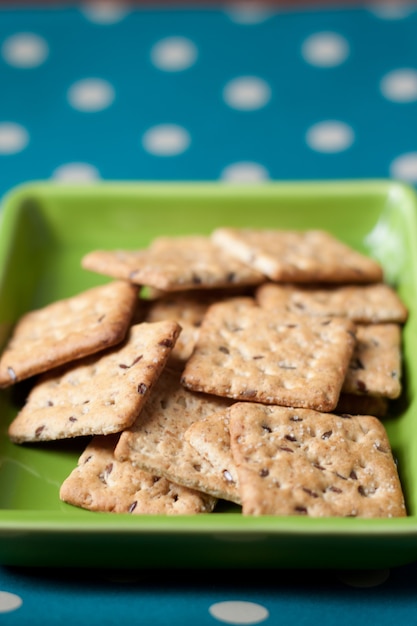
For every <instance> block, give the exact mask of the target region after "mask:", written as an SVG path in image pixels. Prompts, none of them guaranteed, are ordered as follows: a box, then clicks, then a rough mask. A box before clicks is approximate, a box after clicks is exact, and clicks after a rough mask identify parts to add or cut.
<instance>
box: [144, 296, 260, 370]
mask: <svg viewBox="0 0 417 626" xmlns="http://www.w3.org/2000/svg"><path fill="white" fill-rule="evenodd" d="M236 297H239V298H242V297H243V296H236ZM243 298H244V301H245V302H248V304H249V303H252V304H255V301H254V300H253V298H250V297H249V296H245V297H243ZM231 299H232V296H231V294H230V293H229V290H227V291H226V292H224V291H223V292H222V291H220V290H205V291H200V290H199V291H188V292H175V293H168V294H165V295H164V296H161V297H159V298H157V299H155V300H152V301H150V302H148V306H147V312H146V315H145V321H147V322H156V321H160V320H164V319H173V320H175V321H177V322H178V323H179V325H180V326H181V328H182V330H181V335H180V336H179V338H178V340H177V342H176V344H175V347H174V349H173V351H172V354H171V356H170V360H169V365H170V367H176V368H179V369H183V368H184V366H185V363H186V362H187V360H188V359H189V358H190V356H191V354H192V352H193V350H194V346H195V344H196V342H197V339H198V335H199V332H200V326H201V324H202V322H203V319H204V316H205V314H206V312H207V310H208V308H209V307H210V306H211V305H212V304H214V303H215V302H220V301H226V300H231Z"/></svg>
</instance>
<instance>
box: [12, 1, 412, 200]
mask: <svg viewBox="0 0 417 626" xmlns="http://www.w3.org/2000/svg"><path fill="white" fill-rule="evenodd" d="M150 6H151V5H149V7H150ZM416 29H417V7H416V5H415V4H410V3H401V2H397V3H394V4H387V3H384V2H381V3H375V2H369V4H368V5H366V6H363V7H350V8H346V9H341V8H336V7H335V8H327V9H321V10H320V9H313V8H305V10H301V9H300V8H295V9H294V10H293V11H291V10H290V9H289V8H288V7H286V8H285V7H283V8H279V7H273V6H271V5H267V4H265V5H264V6H263V5H262V3H261V2H241V3H239V2H238V3H236V2H235V3H233V4H232V3H230V4H226V3H225V4H224V6H222V5H219V6H216V7H211V8H210V7H209V8H204V5H202V6H201V7H199V6H197V5H196V6H195V7H194V8H193V6H192V5H191V6H187V7H184V8H182V9H181V8H180V9H170V8H165V9H162V10H161V9H160V8H159V9H158V8H155V9H152V8H147V5H141V6H136V7H135V6H129V5H128V4H123V3H120V2H117V3H114V4H111V3H109V2H106V3H100V2H98V3H97V2H95V3H91V4H88V3H85V4H81V5H78V6H76V7H73V8H68V7H55V8H53V7H52V8H49V9H48V8H45V9H43V10H36V9H30V8H26V9H23V10H12V9H9V10H7V9H3V10H1V13H0V80H1V85H2V97H1V99H0V165H1V167H0V194H4V192H6V191H7V190H8V189H10V188H11V187H13V186H14V185H16V184H19V183H21V182H24V181H27V180H39V179H42V180H47V179H55V180H62V181H66V182H68V181H74V182H83V181H85V182H87V181H92V180H99V179H107V180H150V179H151V180H178V179H179V180H226V181H237V182H242V183H249V182H261V181H264V180H268V179H270V180H299V179H310V180H311V179H321V180H323V179H341V178H342V179H347V178H375V177H383V178H385V177H393V178H398V179H402V180H405V181H407V182H409V183H411V184H415V183H417V138H416V137H417V136H416V133H415V132H413V129H415V128H416V122H417V37H416V36H415V33H416Z"/></svg>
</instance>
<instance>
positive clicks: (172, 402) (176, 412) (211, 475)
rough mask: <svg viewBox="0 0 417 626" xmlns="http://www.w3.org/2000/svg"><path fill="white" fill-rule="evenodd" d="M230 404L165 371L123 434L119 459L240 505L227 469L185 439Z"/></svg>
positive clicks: (177, 373) (177, 375) (170, 371)
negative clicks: (191, 429) (194, 427)
mask: <svg viewBox="0 0 417 626" xmlns="http://www.w3.org/2000/svg"><path fill="white" fill-rule="evenodd" d="M228 406H230V401H228V400H227V399H224V398H219V397H217V396H209V395H204V394H198V393H193V392H191V391H188V390H187V389H184V388H183V387H182V386H181V384H180V374H179V372H175V371H173V370H168V369H165V370H164V372H163V373H162V375H161V378H160V380H159V381H158V384H157V385H156V386H155V388H154V390H153V392H152V393H151V394H150V397H149V399H148V401H147V403H146V406H145V407H144V409H143V411H142V413H141V414H140V416H139V418H138V419H137V420H136V422H135V423H134V424H133V425H132V426H131V427H130V428H129V429H127V430H125V431H124V432H123V433H122V434H121V436H120V440H119V443H118V444H117V446H116V449H115V453H114V454H115V458H116V459H117V460H119V461H130V462H131V463H133V464H134V465H135V466H137V467H139V468H141V469H143V470H145V471H148V472H151V473H153V474H157V475H158V476H164V477H165V478H167V479H168V480H170V481H172V482H174V483H176V484H179V485H184V486H185V487H189V488H190V489H196V490H198V491H202V492H205V493H208V494H210V495H212V496H214V497H216V498H222V499H224V500H229V501H232V502H236V503H239V493H238V490H237V487H236V484H235V483H234V482H233V480H231V477H230V476H229V474H227V473H225V472H223V471H222V470H223V469H224V468H222V467H221V466H218V464H216V465H214V464H212V463H211V462H210V461H209V460H208V459H207V458H204V457H203V456H202V455H201V454H199V452H197V451H196V450H195V449H194V448H193V447H192V446H191V445H190V444H189V443H188V442H187V441H186V440H185V439H184V433H185V431H186V430H187V428H189V426H191V424H193V423H194V422H196V421H199V420H201V419H203V418H204V417H206V416H208V415H211V414H213V413H215V412H217V411H222V410H224V409H225V408H227V407H228Z"/></svg>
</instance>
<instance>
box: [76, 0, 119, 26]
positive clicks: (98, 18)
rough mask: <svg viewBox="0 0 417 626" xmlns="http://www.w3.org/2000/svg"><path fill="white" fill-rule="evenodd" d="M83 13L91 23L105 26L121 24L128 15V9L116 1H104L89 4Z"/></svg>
mask: <svg viewBox="0 0 417 626" xmlns="http://www.w3.org/2000/svg"><path fill="white" fill-rule="evenodd" d="M82 11H83V13H84V16H85V17H86V18H87V19H88V20H90V22H94V23H95V24H101V25H103V26H105V25H107V24H116V23H117V22H120V21H121V20H123V19H124V18H125V17H126V15H127V13H128V9H127V7H126V6H124V4H123V2H116V1H115V0H113V1H109V2H106V1H104V0H103V1H101V0H98V1H91V2H87V3H86V4H85V5H84V7H82Z"/></svg>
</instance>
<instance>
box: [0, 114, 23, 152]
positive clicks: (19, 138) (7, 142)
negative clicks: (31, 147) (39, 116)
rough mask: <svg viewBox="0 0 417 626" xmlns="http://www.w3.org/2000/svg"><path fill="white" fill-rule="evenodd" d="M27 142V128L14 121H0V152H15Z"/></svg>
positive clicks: (20, 149)
mask: <svg viewBox="0 0 417 626" xmlns="http://www.w3.org/2000/svg"><path fill="white" fill-rule="evenodd" d="M28 143H29V134H28V132H27V130H26V129H25V128H24V127H23V126H20V124H15V123H14V122H0V154H16V153H17V152H21V151H22V150H24V148H26V146H27V144H28Z"/></svg>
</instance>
